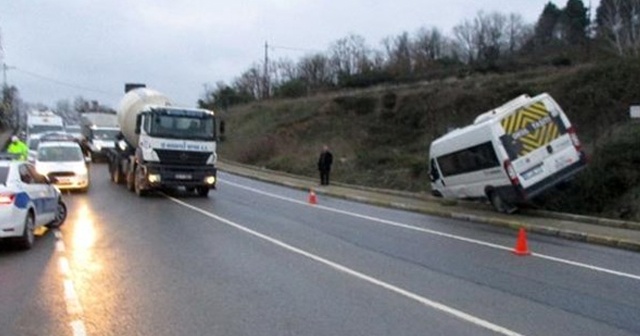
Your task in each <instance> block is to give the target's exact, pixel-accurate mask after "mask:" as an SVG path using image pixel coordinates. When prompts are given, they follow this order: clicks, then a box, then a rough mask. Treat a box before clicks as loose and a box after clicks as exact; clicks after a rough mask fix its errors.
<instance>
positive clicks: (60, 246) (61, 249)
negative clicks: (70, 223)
mask: <svg viewBox="0 0 640 336" xmlns="http://www.w3.org/2000/svg"><path fill="white" fill-rule="evenodd" d="M56 251H58V252H64V251H65V246H64V242H63V241H62V239H59V240H57V241H56Z"/></svg>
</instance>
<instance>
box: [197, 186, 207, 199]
mask: <svg viewBox="0 0 640 336" xmlns="http://www.w3.org/2000/svg"><path fill="white" fill-rule="evenodd" d="M196 192H197V193H198V196H200V197H207V196H209V187H198V188H196Z"/></svg>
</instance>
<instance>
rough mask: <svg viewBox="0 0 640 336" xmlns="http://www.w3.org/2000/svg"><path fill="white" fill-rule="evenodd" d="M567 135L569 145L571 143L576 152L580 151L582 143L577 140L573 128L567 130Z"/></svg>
mask: <svg viewBox="0 0 640 336" xmlns="http://www.w3.org/2000/svg"><path fill="white" fill-rule="evenodd" d="M567 133H569V138H571V143H573V147H575V148H576V150H577V151H578V152H580V151H582V143H581V142H580V139H578V134H576V129H575V128H573V126H571V127H569V129H567Z"/></svg>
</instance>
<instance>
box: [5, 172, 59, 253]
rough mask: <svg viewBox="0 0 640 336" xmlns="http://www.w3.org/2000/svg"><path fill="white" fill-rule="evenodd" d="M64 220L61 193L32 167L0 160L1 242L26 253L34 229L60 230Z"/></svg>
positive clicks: (30, 244) (33, 237)
mask: <svg viewBox="0 0 640 336" xmlns="http://www.w3.org/2000/svg"><path fill="white" fill-rule="evenodd" d="M66 217H67V207H66V205H65V203H64V202H63V200H62V195H61V194H60V190H58V188H56V187H55V186H54V185H53V184H51V182H50V181H49V179H48V178H47V177H45V176H42V175H40V174H38V173H37V172H36V169H35V167H34V166H33V165H32V164H30V163H28V162H24V161H9V160H0V240H5V239H7V240H13V242H15V243H16V245H17V246H18V247H20V248H23V249H29V248H31V247H32V246H33V243H34V241H35V236H34V230H35V229H36V228H37V227H41V226H46V227H48V228H57V227H60V225H62V224H63V223H64V220H65V219H66Z"/></svg>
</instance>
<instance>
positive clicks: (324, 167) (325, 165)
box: [318, 151, 333, 171]
mask: <svg viewBox="0 0 640 336" xmlns="http://www.w3.org/2000/svg"><path fill="white" fill-rule="evenodd" d="M332 163H333V155H332V154H331V152H329V151H326V152H322V153H321V154H320V158H319V159H318V170H319V171H330V170H331V164H332Z"/></svg>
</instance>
